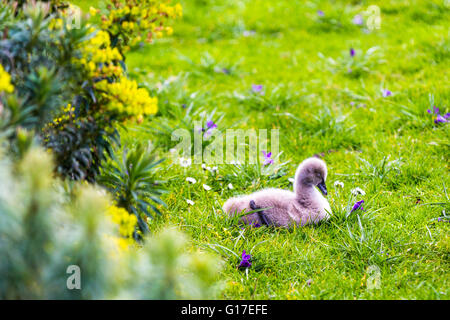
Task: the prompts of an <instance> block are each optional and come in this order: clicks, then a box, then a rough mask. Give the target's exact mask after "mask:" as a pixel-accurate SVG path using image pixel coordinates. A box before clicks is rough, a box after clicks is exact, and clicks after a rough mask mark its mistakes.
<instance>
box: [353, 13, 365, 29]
mask: <svg viewBox="0 0 450 320" xmlns="http://www.w3.org/2000/svg"><path fill="white" fill-rule="evenodd" d="M363 23H364V20H363V17H362V16H361V15H360V14H357V15H356V16H354V17H353V24H356V25H358V26H360V25H362V24H363Z"/></svg>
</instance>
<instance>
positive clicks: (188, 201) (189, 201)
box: [186, 199, 195, 206]
mask: <svg viewBox="0 0 450 320" xmlns="http://www.w3.org/2000/svg"><path fill="white" fill-rule="evenodd" d="M186 202H187V203H188V204H190V205H191V206H193V205H194V204H195V203H194V201H192V200H189V199H186Z"/></svg>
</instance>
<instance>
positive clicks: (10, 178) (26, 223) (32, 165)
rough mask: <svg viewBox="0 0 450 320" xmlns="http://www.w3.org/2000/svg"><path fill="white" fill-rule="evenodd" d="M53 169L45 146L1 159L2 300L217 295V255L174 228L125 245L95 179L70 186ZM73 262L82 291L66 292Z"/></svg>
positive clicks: (197, 296)
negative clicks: (197, 248) (194, 248)
mask: <svg viewBox="0 0 450 320" xmlns="http://www.w3.org/2000/svg"><path fill="white" fill-rule="evenodd" d="M2 151H3V150H2ZM52 171H53V163H52V160H51V155H50V154H49V153H48V152H45V151H44V150H42V149H41V148H37V147H32V148H31V149H30V150H29V151H27V153H26V154H25V155H24V157H23V159H22V160H20V161H19V162H15V161H12V159H11V158H10V157H7V156H6V155H5V154H4V152H2V155H1V156H0V180H1V181H2V183H1V185H0V256H1V257H2V259H1V262H0V298H1V299H111V298H112V299H113V298H123V299H133V298H134V299H210V298H213V297H214V294H215V292H216V290H217V289H218V285H217V276H218V274H217V272H218V269H219V267H220V265H219V262H218V260H217V259H216V258H215V257H213V256H211V255H209V254H205V253H199V252H189V246H188V242H187V240H186V239H185V237H184V236H183V235H182V234H181V233H179V232H177V231H175V230H166V231H162V232H161V233H160V234H157V235H154V236H153V237H152V238H151V239H149V241H146V243H145V245H143V246H142V247H138V246H134V247H129V248H128V249H127V250H123V248H121V246H120V243H119V239H120V235H119V231H118V230H117V225H115V224H114V223H112V219H110V218H109V215H108V213H107V211H108V208H109V206H110V204H111V200H110V199H109V197H108V196H107V195H106V194H105V193H104V192H102V190H100V189H98V188H95V187H93V186H90V185H88V184H77V185H76V186H75V187H73V188H67V184H64V183H63V182H61V181H60V180H58V179H57V178H56V179H55V178H54V177H53V174H52ZM70 265H76V266H78V267H80V271H81V289H80V290H77V289H73V290H68V289H67V286H66V281H67V279H68V277H69V276H70V273H69V274H68V273H67V272H66V270H67V268H68V267H69V266H70Z"/></svg>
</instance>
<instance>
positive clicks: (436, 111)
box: [427, 106, 440, 114]
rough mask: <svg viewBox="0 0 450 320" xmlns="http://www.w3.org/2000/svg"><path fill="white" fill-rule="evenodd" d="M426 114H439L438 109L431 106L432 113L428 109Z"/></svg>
mask: <svg viewBox="0 0 450 320" xmlns="http://www.w3.org/2000/svg"><path fill="white" fill-rule="evenodd" d="M427 112H428V113H429V114H433V113H434V114H440V112H439V108H438V107H436V106H433V111H431V110H430V109H428V110H427Z"/></svg>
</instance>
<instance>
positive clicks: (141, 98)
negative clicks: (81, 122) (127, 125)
mask: <svg viewBox="0 0 450 320" xmlns="http://www.w3.org/2000/svg"><path fill="white" fill-rule="evenodd" d="M95 89H96V90H98V91H99V92H101V95H102V97H103V98H105V99H106V100H107V101H108V102H107V104H106V108H107V109H108V110H109V111H114V112H116V113H118V114H119V115H120V116H122V117H131V118H136V119H138V120H142V118H143V116H145V115H151V114H154V113H156V111H157V110H158V99H157V98H156V97H150V95H149V93H148V91H147V90H146V89H143V88H138V85H137V83H136V81H134V80H129V79H127V78H126V77H121V78H120V79H119V81H117V82H112V83H109V82H108V81H107V80H102V81H100V82H98V83H96V84H95Z"/></svg>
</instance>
